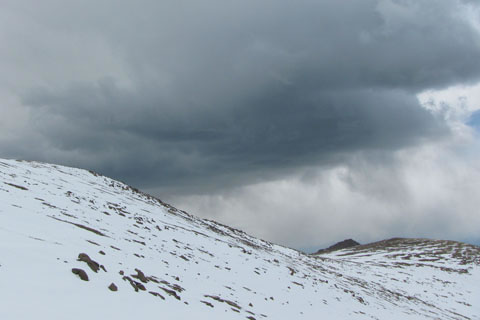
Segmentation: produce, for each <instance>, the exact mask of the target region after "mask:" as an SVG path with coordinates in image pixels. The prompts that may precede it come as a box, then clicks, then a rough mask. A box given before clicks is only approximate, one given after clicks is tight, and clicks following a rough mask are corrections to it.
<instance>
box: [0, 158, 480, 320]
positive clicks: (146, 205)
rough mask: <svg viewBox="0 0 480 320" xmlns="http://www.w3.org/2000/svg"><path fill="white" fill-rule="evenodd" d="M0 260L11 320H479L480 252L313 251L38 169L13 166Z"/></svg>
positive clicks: (97, 179) (1, 222)
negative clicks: (82, 257) (77, 270)
mask: <svg viewBox="0 0 480 320" xmlns="http://www.w3.org/2000/svg"><path fill="white" fill-rule="evenodd" d="M0 252H1V255H0V288H1V289H2V290H0V301H1V303H2V308H0V319H31V318H33V317H35V318H39V319H57V318H69V319H84V318H85V317H88V318H90V319H101V318H109V319H110V318H112V319H131V318H140V317H145V318H153V317H165V316H167V317H168V318H169V319H187V318H188V319H190V318H195V319H246V318H247V317H251V319H252V318H253V319H319V318H320V319H321V318H326V319H349V318H350V319H372V318H373V319H425V318H427V319H428V318H430V319H439V318H440V319H466V318H467V319H468V318H469V319H480V317H479V315H480V303H479V301H480V281H479V280H480V267H479V265H480V248H478V247H474V246H469V245H466V244H462V243H456V242H448V241H434V240H422V239H420V240H419V239H397V240H391V241H389V242H384V243H379V244H377V245H376V246H370V247H369V246H360V247H355V248H351V249H345V250H341V251H336V252H332V253H328V254H322V255H320V256H309V255H305V254H303V253H300V252H298V251H295V250H292V249H288V248H285V247H281V246H278V245H275V244H272V243H269V242H266V241H263V240H259V239H255V238H253V237H251V236H249V235H247V234H245V233H244V232H242V231H240V230H235V229H232V228H229V227H227V226H223V225H221V224H218V223H216V222H213V221H206V220H202V219H199V218H196V217H193V216H191V215H189V214H188V213H186V212H183V211H181V210H178V209H176V208H174V207H172V206H170V205H168V204H165V203H163V202H161V201H160V200H157V199H155V198H153V197H150V196H148V195H145V194H143V193H141V192H138V191H137V190H135V189H132V188H131V187H129V186H127V185H125V184H123V183H121V182H118V181H114V180H112V179H109V178H107V177H104V176H100V175H97V174H95V173H93V172H89V171H86V170H81V169H74V168H68V167H63V166H57V165H50V164H43V163H37V162H23V161H15V160H0ZM101 252H103V253H104V254H102V253H101ZM80 253H86V254H87V255H88V256H89V257H90V258H91V259H92V260H94V261H96V262H98V263H99V264H100V265H103V266H104V268H105V270H106V271H104V270H102V269H100V270H99V271H98V272H96V273H95V272H94V271H92V270H91V269H90V268H89V266H88V265H87V263H85V262H83V261H77V258H78V255H79V254H80ZM72 268H80V269H83V270H84V271H85V272H86V273H87V274H88V277H89V281H82V280H81V279H80V278H79V277H78V276H77V275H75V274H73V273H72ZM136 269H138V270H141V271H142V272H143V273H144V274H145V276H146V277H147V282H145V283H144V282H142V281H141V280H140V279H138V278H135V277H133V275H137V271H136ZM121 272H123V275H121V274H120V273H121ZM124 277H129V279H130V280H132V281H136V282H138V283H140V284H141V285H143V286H144V287H145V289H146V290H145V291H143V290H138V292H136V291H135V289H134V287H133V286H132V285H131V284H130V280H129V279H127V278H124ZM111 283H114V284H115V285H116V286H117V287H118V291H116V292H112V291H110V290H109V289H108V286H109V285H110V284H111ZM164 289H166V290H167V291H170V292H171V293H173V292H174V294H171V295H170V294H169V293H168V292H167V291H165V290H164ZM149 291H151V292H155V293H158V294H160V295H161V296H163V299H162V298H161V297H159V296H154V295H153V294H150V293H149ZM175 295H177V296H178V298H179V299H177V298H176V297H175Z"/></svg>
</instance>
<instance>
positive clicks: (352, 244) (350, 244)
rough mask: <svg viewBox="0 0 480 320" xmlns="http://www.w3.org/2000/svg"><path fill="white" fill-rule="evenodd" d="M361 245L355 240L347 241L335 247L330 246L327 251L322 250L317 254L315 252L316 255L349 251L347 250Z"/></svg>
mask: <svg viewBox="0 0 480 320" xmlns="http://www.w3.org/2000/svg"><path fill="white" fill-rule="evenodd" d="M359 245H360V243H358V242H357V241H355V240H353V239H346V240H343V241H340V242H337V243H335V244H334V245H333V246H330V247H328V248H326V249H320V250H318V251H317V252H315V253H314V254H321V253H328V252H332V251H337V250H342V249H347V248H351V247H355V246H359Z"/></svg>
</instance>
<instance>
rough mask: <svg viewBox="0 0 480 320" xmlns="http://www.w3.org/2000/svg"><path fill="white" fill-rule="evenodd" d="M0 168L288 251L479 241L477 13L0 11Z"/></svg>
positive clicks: (276, 5)
mask: <svg viewBox="0 0 480 320" xmlns="http://www.w3.org/2000/svg"><path fill="white" fill-rule="evenodd" d="M0 49H1V50H0V114H1V117H0V157H4V158H19V159H29V160H39V161H46V162H53V163H58V164H65V165H70V166H75V167H81V168H88V169H93V170H95V171H97V172H100V173H102V174H105V175H108V176H111V177H113V178H116V179H119V180H122V181H124V182H127V183H129V184H132V185H134V186H136V187H139V188H141V189H143V190H146V191H147V192H150V193H152V194H154V195H157V196H159V197H160V198H161V199H163V200H166V201H167V202H170V203H172V204H173V205H175V206H177V207H179V208H181V209H186V210H187V211H189V212H190V213H192V214H195V215H198V216H201V217H206V218H211V219H214V220H218V221H220V222H223V223H226V224H229V225H232V226H234V227H238V228H241V229H243V230H245V231H247V232H249V233H251V234H253V235H255V236H259V237H261V238H264V239H266V240H270V241H274V242H277V243H280V244H284V245H287V246H290V247H295V248H303V249H310V248H316V247H322V246H326V245H329V244H331V243H333V242H336V241H339V240H343V239H345V238H355V239H357V240H358V241H360V242H367V241H373V240H380V239H383V238H387V237H394V236H408V237H434V238H448V239H455V240H464V241H470V242H476V241H478V242H479V243H480V212H479V209H478V208H480V191H479V190H480V161H479V160H480V148H479V145H480V144H479V142H480V111H479V110H480V5H479V4H478V1H469V0H438V1H431V0H428V1H427V0H350V1H338V0H295V1H289V0H262V1H258V0H255V1H254V0H241V1H240V0H238V1H237V0H232V1H225V0H204V1H197V0H162V1H153V0H137V1H127V0H125V1H120V0H111V1H108V0H95V1H93V0H82V1H64V0H42V1H37V0H30V1H16V0H15V1H14V0H2V1H1V3H0Z"/></svg>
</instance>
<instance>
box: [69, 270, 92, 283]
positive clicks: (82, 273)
mask: <svg viewBox="0 0 480 320" xmlns="http://www.w3.org/2000/svg"><path fill="white" fill-rule="evenodd" d="M72 273H73V274H76V275H77V276H79V277H80V279H82V280H83V281H88V275H87V273H86V272H85V271H84V270H82V269H78V268H73V269H72Z"/></svg>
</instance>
